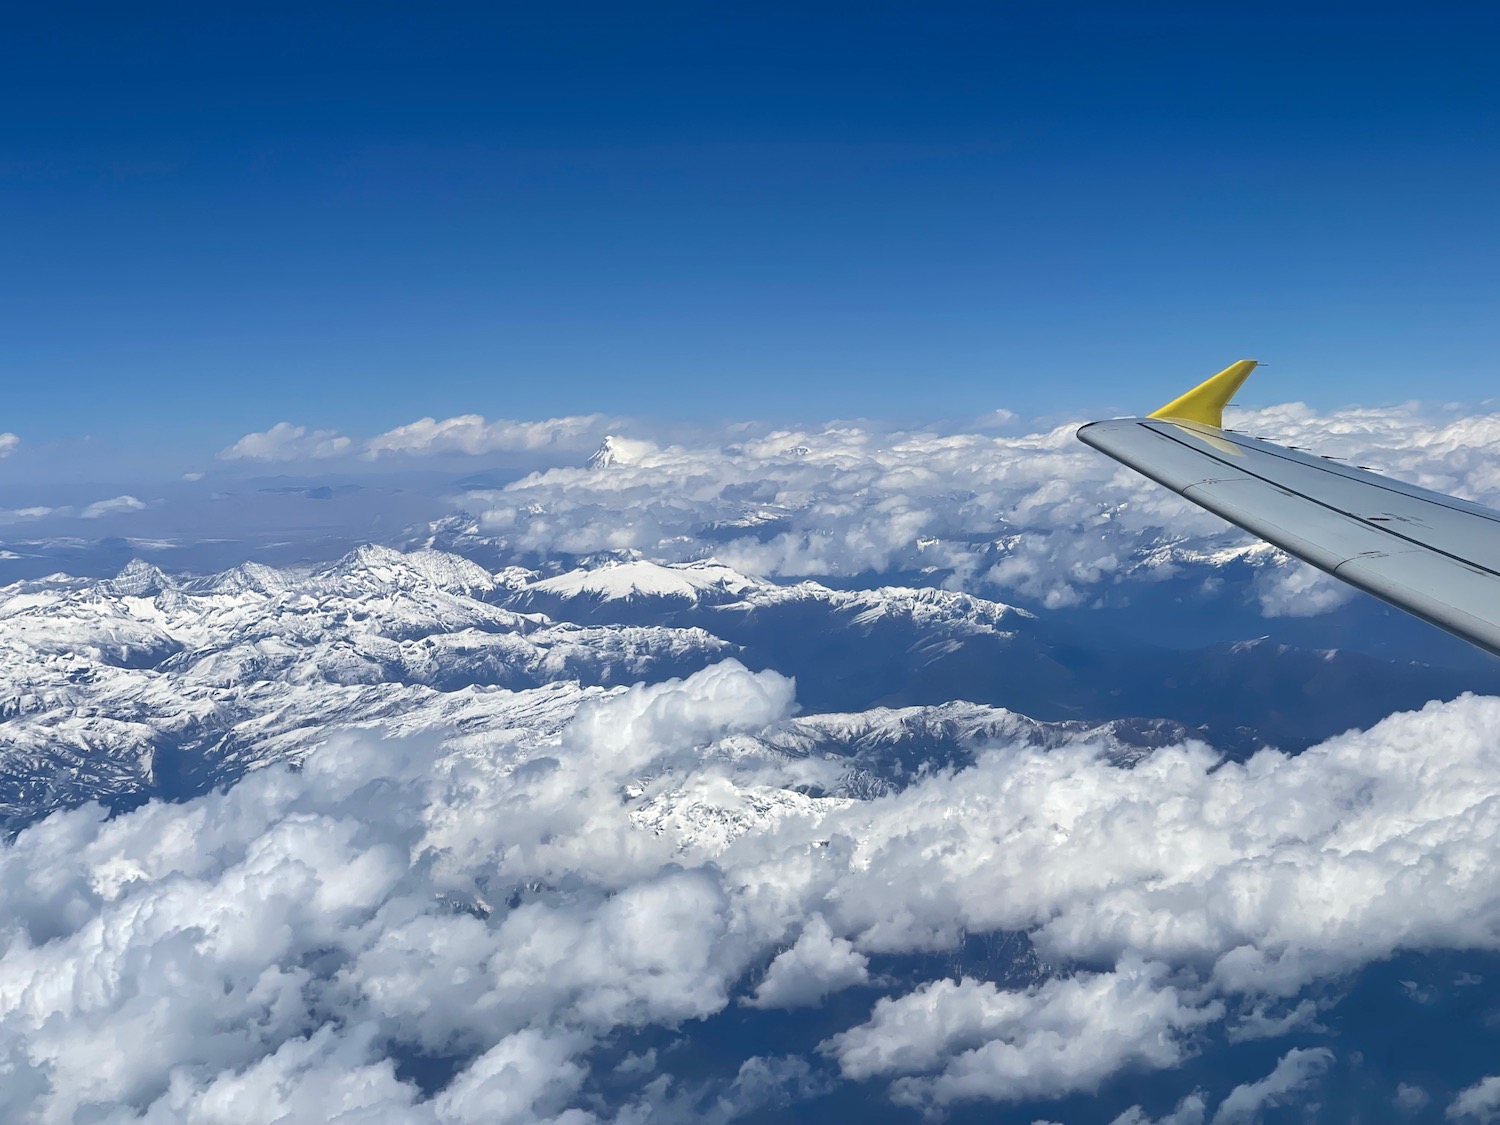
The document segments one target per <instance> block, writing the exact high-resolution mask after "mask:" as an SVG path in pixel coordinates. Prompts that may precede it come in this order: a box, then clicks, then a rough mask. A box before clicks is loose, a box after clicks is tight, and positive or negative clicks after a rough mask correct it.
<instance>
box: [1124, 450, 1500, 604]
mask: <svg viewBox="0 0 1500 1125" xmlns="http://www.w3.org/2000/svg"><path fill="white" fill-rule="evenodd" d="M1141 425H1142V426H1143V427H1144V428H1145V429H1147V430H1148V431H1149V432H1151V433H1154V434H1156V435H1157V436H1158V437H1161V438H1164V439H1166V440H1167V441H1170V442H1174V443H1176V444H1177V445H1180V446H1182V447H1183V448H1184V449H1186V450H1188V451H1189V452H1190V453H1196V454H1197V455H1198V456H1200V457H1205V458H1208V459H1209V460H1211V461H1216V462H1218V463H1219V464H1221V465H1224V466H1225V467H1228V468H1233V469H1234V470H1235V472H1236V473H1239V474H1242V475H1243V476H1247V477H1254V478H1255V479H1256V480H1258V481H1260V482H1261V483H1262V484H1264V485H1267V486H1269V487H1271V488H1275V489H1279V490H1281V491H1283V492H1284V493H1286V494H1287V495H1289V496H1295V497H1296V498H1298V499H1301V500H1306V501H1307V502H1308V503H1310V504H1316V505H1317V506H1318V507H1320V508H1323V509H1325V510H1327V511H1330V512H1335V513H1337V514H1338V515H1341V516H1345V517H1346V518H1348V519H1352V520H1358V521H1359V522H1360V523H1361V524H1362V525H1364V526H1366V527H1368V528H1369V529H1370V530H1371V531H1373V532H1376V533H1377V534H1380V535H1385V536H1389V537H1390V538H1391V539H1399V540H1401V541H1402V542H1403V543H1409V544H1411V545H1412V546H1414V547H1417V548H1419V549H1421V550H1424V551H1431V552H1432V553H1433V554H1437V555H1442V556H1444V557H1445V558H1449V559H1452V560H1453V561H1454V562H1458V563H1462V564H1463V565H1465V566H1468V567H1472V568H1474V569H1476V570H1479V571H1481V572H1483V573H1485V574H1488V575H1490V576H1492V577H1494V578H1500V571H1497V570H1494V569H1492V568H1491V567H1488V566H1485V565H1484V563H1482V562H1479V561H1478V560H1476V559H1471V558H1468V557H1466V556H1464V555H1460V554H1456V553H1454V552H1453V551H1448V550H1444V549H1443V548H1442V547H1437V546H1434V545H1433V544H1431V543H1428V542H1425V541H1424V540H1421V539H1416V538H1413V537H1411V536H1409V535H1403V534H1401V532H1399V531H1396V530H1394V529H1393V528H1391V527H1390V526H1389V525H1388V524H1383V523H1381V524H1376V523H1372V522H1371V521H1370V520H1369V519H1367V518H1366V517H1364V516H1361V515H1359V514H1358V513H1356V512H1350V511H1346V510H1345V509H1343V508H1340V507H1338V506H1337V505H1335V504H1330V503H1328V502H1327V501H1326V500H1320V499H1318V498H1317V497H1316V496H1309V495H1308V494H1307V493H1305V492H1302V491H1300V490H1297V489H1288V488H1287V486H1286V485H1285V484H1283V483H1282V482H1280V481H1276V480H1272V479H1271V478H1269V477H1266V476H1263V475H1261V474H1260V473H1258V472H1256V471H1255V470H1253V469H1249V468H1246V467H1245V466H1243V465H1233V466H1231V465H1230V464H1229V462H1227V461H1225V460H1223V458H1221V457H1218V456H1216V455H1215V454H1213V453H1210V452H1208V451H1206V450H1203V449H1198V448H1195V447H1194V446H1192V445H1190V444H1189V443H1188V442H1186V441H1183V440H1182V439H1181V438H1178V437H1175V436H1173V435H1172V434H1169V433H1165V432H1164V431H1163V430H1161V429H1158V428H1157V427H1156V426H1154V425H1149V424H1146V423H1141ZM1257 452H1261V451H1260V450H1257ZM1272 455H1273V456H1274V454H1272ZM1282 460H1288V458H1282ZM1294 463H1295V464H1299V465H1300V464H1303V462H1301V461H1294ZM1309 467H1311V468H1319V466H1309ZM1324 471H1327V470H1324ZM1147 475H1150V474H1147ZM1337 475H1338V476H1340V477H1342V479H1344V480H1353V481H1354V482H1355V483H1357V484H1362V485H1365V486H1366V487H1369V488H1381V487H1382V486H1383V482H1376V481H1371V482H1365V481H1362V480H1360V479H1359V478H1357V477H1356V478H1351V477H1348V476H1346V475H1344V474H1337ZM1162 483H1165V482H1162ZM1201 483H1203V482H1199V484H1201ZM1167 487H1169V488H1170V487H1172V486H1171V485H1168V486H1167ZM1189 487H1190V488H1191V487H1197V485H1191V486H1189ZM1173 491H1174V492H1178V493H1179V494H1182V495H1184V496H1185V494H1186V492H1187V489H1184V488H1173ZM1388 491H1392V492H1394V493H1395V494H1396V495H1401V496H1405V497H1406V498H1407V499H1411V500H1417V501H1419V502H1421V503H1424V504H1434V505H1435V506H1437V507H1442V508H1446V509H1447V510H1449V511H1452V512H1458V513H1460V514H1463V515H1472V514H1476V513H1471V512H1468V511H1467V510H1466V509H1462V508H1453V507H1451V506H1449V505H1446V504H1437V502H1436V501H1433V500H1428V499H1427V498H1426V497H1422V496H1412V495H1411V494H1410V493H1403V492H1399V491H1397V490H1388ZM1486 518H1489V519H1490V520H1491V522H1500V521H1497V520H1495V518H1494V517H1492V516H1491V517H1486ZM1230 522H1231V523H1233V522H1235V521H1233V520H1231V521H1230ZM1346 561H1349V560H1346ZM1340 565H1343V564H1340Z"/></svg>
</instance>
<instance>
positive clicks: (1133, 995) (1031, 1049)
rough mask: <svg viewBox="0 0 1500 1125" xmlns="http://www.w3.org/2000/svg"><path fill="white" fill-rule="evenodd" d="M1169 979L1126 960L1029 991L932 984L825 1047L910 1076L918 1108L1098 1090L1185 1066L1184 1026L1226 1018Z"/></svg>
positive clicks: (873, 1070)
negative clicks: (1122, 1077) (1117, 1076)
mask: <svg viewBox="0 0 1500 1125" xmlns="http://www.w3.org/2000/svg"><path fill="white" fill-rule="evenodd" d="M1167 976H1168V972H1167V970H1166V967H1165V966H1163V965H1146V964H1143V963H1141V962H1139V961H1136V960H1133V959H1127V960H1122V962H1121V964H1120V965H1119V967H1118V968H1116V970H1115V971H1113V972H1109V973H1080V974H1078V975H1077V976H1074V977H1070V978H1066V979H1060V980H1050V981H1047V982H1046V983H1045V984H1043V985H1041V986H1040V987H1038V988H1035V989H1032V990H1029V991H1027V992H1014V991H1006V990H1002V989H1000V988H998V987H997V986H996V985H994V984H993V983H991V982H989V981H983V982H981V981H975V980H968V979H965V980H962V981H951V980H945V981H934V982H932V983H931V984H928V985H925V986H923V987H922V988H920V989H918V990H916V991H915V992H912V993H909V994H907V995H906V996H903V997H901V998H899V999H895V1000H881V1001H880V1002H879V1003H877V1004H876V1006H875V1011H874V1013H873V1014H872V1016H871V1018H870V1021H869V1022H868V1023H866V1024H863V1025H861V1026H859V1027H856V1028H853V1029H851V1030H849V1031H846V1032H843V1033H842V1034H840V1035H837V1036H834V1037H833V1038H832V1039H831V1040H829V1041H828V1043H827V1044H826V1045H825V1046H826V1049H827V1050H828V1051H829V1052H830V1053H832V1054H833V1055H834V1056H835V1057H836V1058H837V1059H838V1062H839V1066H840V1068H841V1069H842V1071H843V1073H844V1075H845V1076H846V1077H850V1078H857V1079H864V1078H871V1077H876V1076H908V1077H900V1078H899V1079H898V1081H897V1082H896V1083H895V1085H894V1087H893V1093H894V1096H895V1099H896V1100H897V1101H898V1102H906V1103H909V1104H914V1105H933V1104H935V1105H947V1104H949V1103H952V1102H958V1101H965V1100H971V1099H976V1098H999V1099H1005V1100H1021V1099H1024V1098H1033V1097H1048V1096H1052V1097H1056V1096H1061V1095H1063V1094H1067V1093H1073V1092H1075V1091H1078V1090H1091V1089H1094V1088H1095V1087H1096V1086H1097V1085H1098V1084H1099V1083H1100V1082H1101V1081H1102V1080H1103V1079H1104V1078H1106V1077H1108V1076H1109V1075H1111V1074H1114V1073H1116V1072H1117V1071H1118V1070H1120V1069H1121V1068H1122V1067H1126V1066H1147V1067H1150V1068H1152V1069H1160V1068H1163V1067H1170V1066H1173V1065H1175V1064H1176V1063H1177V1062H1178V1061H1179V1060H1180V1059H1181V1058H1182V1055H1183V1050H1184V1047H1183V1038H1184V1035H1185V1033H1186V1032H1188V1031H1190V1030H1191V1029H1193V1028H1195V1027H1198V1026H1201V1025H1203V1024H1205V1023H1209V1022H1211V1021H1213V1020H1215V1019H1217V1018H1218V1017H1219V1016H1221V1015H1222V1014H1223V1013H1222V1008H1221V1006H1220V1005H1219V1004H1218V1003H1217V1002H1210V1003H1206V1004H1201V1005H1200V1004H1194V1003H1193V1002H1192V1001H1191V1000H1190V999H1189V998H1187V997H1184V996H1182V995H1181V994H1179V992H1178V990H1177V989H1176V988H1175V987H1173V986H1172V985H1171V984H1169V983H1167ZM931 1071H936V1072H937V1073H936V1075H935V1076H933V1077H913V1076H917V1075H925V1074H926V1073H927V1072H931Z"/></svg>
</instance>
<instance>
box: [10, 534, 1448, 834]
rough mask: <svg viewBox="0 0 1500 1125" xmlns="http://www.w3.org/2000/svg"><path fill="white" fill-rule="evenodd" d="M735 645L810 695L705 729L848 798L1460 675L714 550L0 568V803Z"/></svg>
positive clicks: (471, 719) (42, 802)
mask: <svg viewBox="0 0 1500 1125" xmlns="http://www.w3.org/2000/svg"><path fill="white" fill-rule="evenodd" d="M731 657H733V658H736V659H738V660H741V661H742V662H744V663H745V664H746V665H748V666H749V667H751V668H766V669H773V670H776V671H780V672H782V673H784V674H787V675H791V676H793V677H795V678H796V680H797V691H798V698H799V701H800V703H801V705H802V707H803V708H804V711H805V714H804V715H803V716H802V717H799V718H797V719H796V720H794V721H792V723H791V724H790V725H788V726H786V727H785V728H782V729H778V730H776V731H770V732H765V733H764V734H762V735H759V736H756V738H755V739H752V740H749V741H747V740H746V738H741V739H740V741H739V742H737V743H736V744H735V745H734V746H733V747H728V746H726V747H724V748H721V750H722V751H723V752H725V753H729V752H731V751H732V752H733V753H735V754H738V755H741V756H743V755H744V754H745V753H747V752H748V751H749V749H750V747H751V744H752V742H753V743H754V746H755V747H757V748H758V749H757V752H758V753H761V754H773V755H778V756H801V757H807V758H812V757H816V756H818V755H823V754H832V755H835V756H836V757H837V758H838V759H839V761H840V763H841V764H840V768H839V769H838V770H836V771H834V773H833V774H831V775H828V774H826V773H825V774H822V775H819V778H818V779H816V783H815V784H814V785H813V790H811V791H817V792H827V793H835V792H836V793H842V794H846V795H869V794H873V793H879V792H884V791H887V790H889V789H890V788H892V787H898V788H899V787H900V786H902V785H904V784H906V783H907V781H909V779H910V778H912V777H913V776H916V775H918V774H920V773H921V772H922V771H924V770H932V769H936V768H943V767H950V766H954V765H962V764H965V763H966V762H968V761H970V760H972V756H973V753H974V750H975V748H976V747H978V746H981V745H983V744H985V743H1014V744H1029V745H1057V744H1060V743H1062V742H1065V741H1069V740H1074V741H1076V740H1078V739H1086V740H1092V741H1095V742H1099V743H1101V745H1104V746H1105V747H1106V748H1111V747H1112V748H1113V749H1111V750H1110V752H1111V753H1112V754H1116V755H1118V756H1120V757H1122V758H1128V757H1129V755H1130V754H1131V753H1132V752H1134V750H1135V749H1138V748H1141V747H1148V746H1152V745H1157V744H1160V743H1161V742H1163V741H1180V740H1181V739H1182V738H1183V737H1186V736H1187V735H1189V734H1192V733H1197V734H1201V735H1203V736H1206V737H1208V738H1209V739H1210V740H1211V741H1214V742H1216V743H1218V744H1219V745H1221V746H1224V747H1226V748H1229V749H1238V750H1248V749H1252V748H1253V747H1254V746H1256V745H1258V744H1259V741H1260V740H1261V739H1263V738H1267V739H1271V740H1273V741H1274V740H1278V739H1285V737H1286V735H1287V733H1288V732H1289V731H1296V732H1298V733H1299V734H1300V735H1301V737H1304V738H1314V737H1317V736H1319V735H1320V734H1321V733H1325V731H1326V728H1327V727H1328V726H1329V725H1330V724H1338V723H1343V724H1344V725H1353V723H1355V722H1358V721H1360V720H1361V719H1362V718H1363V717H1364V716H1363V714H1362V712H1361V710H1360V708H1361V707H1364V708H1365V709H1368V708H1369V707H1370V706H1372V705H1374V704H1378V706H1380V707H1382V708H1388V707H1390V706H1392V705H1393V703H1394V702H1399V701H1400V700H1401V699H1403V698H1404V697H1405V696H1412V697H1413V698H1414V699H1415V701H1416V702H1418V703H1419V702H1421V701H1422V700H1425V699H1426V698H1429V697H1431V696H1432V695H1440V694H1443V693H1447V694H1457V692H1458V691H1460V690H1462V689H1463V688H1464V687H1466V686H1469V685H1468V684H1466V683H1464V682H1462V680H1461V678H1460V677H1458V676H1457V674H1456V673H1449V672H1445V671H1442V670H1436V669H1423V668H1420V667H1418V668H1412V667H1395V666H1391V665H1386V664H1383V663H1382V662H1380V661H1376V660H1373V659H1371V658H1368V657H1362V656H1358V655H1356V654H1347V655H1346V654H1339V653H1321V652H1308V651H1302V650H1295V649H1288V648H1286V647H1285V646H1270V645H1257V644H1239V645H1234V646H1220V647H1219V648H1217V649H1214V650H1210V651H1207V652H1193V653H1178V652H1172V651H1169V650H1160V651H1157V650H1152V649H1150V648H1149V646H1142V647H1141V648H1137V649H1132V650H1129V651H1127V652H1117V651H1113V650H1112V649H1111V648H1110V647H1109V646H1108V645H1095V646H1094V647H1089V646H1088V645H1087V644H1081V643H1080V642H1079V639H1078V638H1077V637H1075V636H1072V635H1069V634H1067V633H1066V632H1065V631H1059V630H1057V629H1056V628H1054V627H1053V626H1051V625H1050V624H1049V623H1048V622H1047V621H1046V620H1045V619H1043V618H1038V617H1036V616H1034V615H1032V614H1030V613H1027V612H1025V611H1022V610H1018V609H1015V608H1013V607H1010V606H1006V605H1003V604H1001V603H998V602H993V601H987V600H985V599H982V598H976V597H973V596H970V595H967V594H962V593H956V592H951V591H944V590H935V589H912V588H905V587H885V588H881V589H876V590H835V589H830V588H829V587H826V586H822V585H820V584H818V583H815V582H800V583H795V584H791V585H781V584H777V583H773V582H768V581H765V580H763V579H758V578H754V577H751V576H747V575H744V574H741V573H738V572H736V571H734V570H733V569H731V568H729V567H726V566H722V565H720V564H717V563H713V562H697V563H689V564H678V565H671V566H666V565H660V564H656V563H650V562H646V561H644V560H639V559H635V560H625V561H619V560H612V559H606V560H604V561H602V562H601V563H600V564H598V565H595V566H592V567H588V568H582V569H577V570H573V571H569V572H565V573H562V574H558V575H552V576H545V577H544V576H541V575H538V574H536V573H534V572H530V571H526V570H524V569H521V568H514V567H512V568H507V569H504V570H502V571H498V572H491V571H489V570H487V569H485V568H484V567H482V566H480V565H478V564H476V563H474V562H472V561H470V560H468V559H465V558H462V557H460V556H457V555H454V554H449V553H445V552H440V551H434V550H417V551H411V552H404V553H403V552H399V551H395V550H392V549H389V548H382V547H370V546H366V547H361V548H359V549H357V550H355V551H353V552H351V553H350V554H348V555H347V556H345V557H344V558H342V559H340V560H338V561H337V562H335V563H332V564H330V565H327V566H323V567H320V568H316V569H302V570H298V569H276V568H272V567H268V566H262V565H258V564H254V563H246V564H243V565H241V566H237V567H235V568H233V569H231V570H227V571H224V572H222V573H218V574H213V575H207V576H197V577H182V578H179V577H174V576H171V575H168V574H166V573H163V572H162V571H161V570H159V569H157V568H156V567H154V566H151V565H149V564H146V563H142V562H139V561H137V562H133V563H131V564H130V565H128V566H127V567H125V568H124V569H123V570H122V571H121V572H120V573H119V574H118V575H117V576H116V577H114V578H112V579H106V580H84V579H77V578H71V577H68V576H65V575H54V576H51V577H48V578H45V579H40V580H35V581H28V582H22V583H17V584H15V585H13V586H9V587H6V588H4V589H3V590H0V669H3V674H0V736H3V745H0V814H3V815H4V816H5V817H6V818H7V819H9V820H10V821H12V822H21V821H25V820H27V819H29V818H31V817H34V816H35V815H37V814H38V813H40V812H43V811H45V810H47V809H49V808H53V807H57V806H60V805H69V804H76V803H78V802H80V801H83V800H88V799H104V800H111V801H119V800H126V801H129V800H133V799H136V798H138V797H140V796H142V795H146V794H164V795H169V796H176V795H181V794H185V793H191V792H195V791H198V790H201V789H202V788H204V787H205V786H209V785H212V784H215V783H217V782H219V781H221V780H227V779H232V778H234V777H236V776H239V775H240V774H242V773H244V772H245V771H247V770H251V769H255V768H258V767H261V766H264V765H267V764H270V763H274V762H279V761H287V760H292V761H295V760H298V759H300V757H301V756H302V755H303V754H305V753H306V752H307V751H308V749H309V748H311V747H312V746H314V745H317V744H319V743H320V742H322V741H325V740H326V739H327V738H328V737H329V734H330V731H332V730H335V729H338V728H340V727H347V726H359V725H379V726H382V727H384V728H387V729H391V730H394V731H398V732H403V733H412V732H419V731H425V730H433V731H442V732H444V737H445V738H448V739H449V740H450V741H451V740H453V739H461V740H479V741H483V740H485V739H489V740H491V741H494V740H498V741H499V742H500V743H503V744H506V745H512V746H515V747H517V748H518V749H517V752H518V753H519V752H522V750H523V749H524V747H525V745H528V744H529V743H528V739H530V740H534V739H535V738H537V737H542V736H544V735H545V734H546V733H547V732H555V731H556V730H557V729H558V728H559V727H560V726H561V725H562V724H563V723H564V722H565V721H566V720H567V718H568V717H569V716H570V715H571V714H572V713H573V712H574V711H575V710H576V709H577V707H578V706H579V705H580V704H581V703H582V702H583V701H584V700H586V699H588V698H591V697H593V696H595V695H598V694H599V693H600V692H607V691H610V690H615V689H618V688H621V687H623V686H625V685H628V684H631V683H636V682H640V681H646V682H659V681H662V680H666V679H669V678H672V677H677V676H682V675H687V674H690V673H692V672H694V671H696V670H698V669H700V668H703V667H705V666H707V665H709V664H713V663H715V662H718V661H721V660H724V659H726V658H731ZM1293 685H1295V688H1294V687H1293ZM1372 685H1374V686H1376V687H1377V688H1378V689H1379V690H1377V691H1375V692H1372V690H1371V688H1372ZM1268 696H1269V697H1274V698H1278V699H1283V700H1286V699H1291V700H1292V701H1293V702H1292V703H1291V704H1289V705H1284V706H1283V708H1282V710H1281V711H1279V712H1274V713H1272V714H1270V715H1264V716H1262V719H1263V721H1262V722H1261V723H1260V724H1259V725H1251V724H1249V723H1244V722H1239V721H1237V720H1238V719H1239V716H1240V714H1241V713H1243V714H1245V715H1246V717H1247V718H1248V717H1249V715H1250V708H1249V707H1248V705H1245V706H1242V707H1241V708H1240V711H1239V712H1237V711H1236V710H1235V706H1234V701H1235V700H1236V699H1240V700H1244V699H1247V698H1248V699H1249V700H1251V701H1253V700H1254V699H1257V698H1265V697H1268ZM1299 697H1300V698H1304V699H1315V700H1316V707H1315V708H1314V707H1313V706H1312V705H1311V704H1307V705H1305V706H1303V707H1300V708H1299V707H1298V706H1297V705H1296V702H1295V701H1296V700H1297V699H1298V698H1299ZM955 700H958V701H963V702H955ZM1124 700H1128V701H1129V703H1128V704H1127V703H1125V702H1123V701H1124ZM1143 700H1144V701H1145V705H1144V706H1143V703H1142V701H1143ZM1372 700H1373V704H1372ZM1262 710H1263V709H1262ZM1314 711H1315V712H1316V716H1317V717H1320V718H1318V721H1310V720H1309V718H1308V716H1309V714H1310V713H1312V712H1314ZM1226 715H1227V716H1228V719H1227V720H1226V718H1225V716H1226ZM1318 722H1321V723H1322V726H1321V727H1320V726H1319V725H1318ZM1334 729H1341V728H1339V727H1337V726H1335V727H1334ZM537 732H541V734H538V733H537Z"/></svg>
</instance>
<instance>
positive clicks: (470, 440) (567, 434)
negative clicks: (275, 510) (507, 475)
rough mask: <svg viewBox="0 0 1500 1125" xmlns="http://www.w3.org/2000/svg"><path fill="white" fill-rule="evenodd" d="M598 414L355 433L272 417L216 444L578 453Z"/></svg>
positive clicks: (232, 456)
mask: <svg viewBox="0 0 1500 1125" xmlns="http://www.w3.org/2000/svg"><path fill="white" fill-rule="evenodd" d="M604 428H605V418H604V416H603V415H602V414H588V415H581V416H577V417H567V418H551V419H547V420H546V421H540V422H516V421H510V420H507V419H503V418H502V419H496V420H495V421H486V420H485V418H484V417H483V416H481V415H479V414H462V415H459V416H458V417H455V418H444V419H442V420H441V421H439V420H438V419H435V418H422V419H419V420H418V421H415V422H411V423H409V424H407V425H405V426H397V427H396V428H395V429H393V430H387V431H386V432H385V433H383V434H378V435H376V436H375V437H371V438H365V439H357V438H352V437H348V436H347V435H345V434H341V433H339V432H338V431H337V430H309V429H308V428H307V427H306V426H295V425H293V424H292V423H290V422H277V423H276V425H274V426H272V427H271V428H270V429H269V430H265V431H263V432H261V433H253V434H246V435H245V436H244V437H242V438H240V439H239V441H237V442H235V443H234V444H233V445H231V446H229V447H228V448H226V449H224V450H221V451H220V453H219V455H218V456H219V459H220V460H221V461H265V462H293V461H327V460H331V459H334V458H341V457H353V456H355V455H359V456H361V457H364V458H366V459H376V458H381V457H390V456H395V455H405V456H410V457H430V456H436V455H439V454H462V455H465V456H471V457H472V456H478V455H480V454H487V453H489V454H494V453H512V454H514V453H521V454H524V453H532V454H539V453H558V452H564V453H570V454H578V455H581V454H583V453H586V452H587V451H589V450H591V449H593V448H594V447H595V446H597V445H598V444H599V441H600V438H601V437H602V435H603V433H604Z"/></svg>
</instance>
